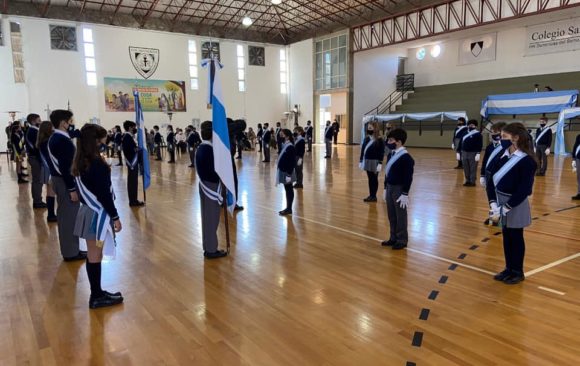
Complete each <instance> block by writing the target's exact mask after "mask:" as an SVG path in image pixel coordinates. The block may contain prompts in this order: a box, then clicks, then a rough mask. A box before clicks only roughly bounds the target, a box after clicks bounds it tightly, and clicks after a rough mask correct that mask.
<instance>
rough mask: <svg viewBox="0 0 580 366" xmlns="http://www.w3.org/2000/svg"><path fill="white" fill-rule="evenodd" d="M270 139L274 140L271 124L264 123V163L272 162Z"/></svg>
mask: <svg viewBox="0 0 580 366" xmlns="http://www.w3.org/2000/svg"><path fill="white" fill-rule="evenodd" d="M270 140H272V132H271V131H270V125H269V124H268V123H264V135H263V136H262V146H263V150H264V160H262V163H269V162H270Z"/></svg>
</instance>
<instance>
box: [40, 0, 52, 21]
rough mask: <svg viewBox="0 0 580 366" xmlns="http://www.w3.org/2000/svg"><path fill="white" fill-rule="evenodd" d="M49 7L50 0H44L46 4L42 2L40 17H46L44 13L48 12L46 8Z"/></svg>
mask: <svg viewBox="0 0 580 366" xmlns="http://www.w3.org/2000/svg"><path fill="white" fill-rule="evenodd" d="M49 7H50V0H48V1H47V2H46V4H44V6H43V7H42V11H41V12H40V17H41V18H46V14H47V13H48V8H49Z"/></svg>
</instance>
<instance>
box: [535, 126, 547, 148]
mask: <svg viewBox="0 0 580 366" xmlns="http://www.w3.org/2000/svg"><path fill="white" fill-rule="evenodd" d="M548 130H550V128H549V127H546V128H544V129H543V130H542V132H540V135H539V136H538V137H536V145H537V144H538V141H540V139H541V138H542V136H544V134H545V133H546V132H548Z"/></svg>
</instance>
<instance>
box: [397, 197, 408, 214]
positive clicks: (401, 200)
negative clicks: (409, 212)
mask: <svg viewBox="0 0 580 366" xmlns="http://www.w3.org/2000/svg"><path fill="white" fill-rule="evenodd" d="M397 203H398V204H399V206H401V208H402V209H403V210H404V209H406V208H407V207H409V196H407V195H405V194H402V195H401V196H400V197H399V199H398V200H397Z"/></svg>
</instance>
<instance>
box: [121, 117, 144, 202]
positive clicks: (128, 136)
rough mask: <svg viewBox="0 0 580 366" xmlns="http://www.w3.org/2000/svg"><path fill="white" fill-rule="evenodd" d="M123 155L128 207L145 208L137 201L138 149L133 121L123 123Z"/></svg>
mask: <svg viewBox="0 0 580 366" xmlns="http://www.w3.org/2000/svg"><path fill="white" fill-rule="evenodd" d="M123 129H124V130H125V133H124V134H123V154H124V155H125V164H127V194H128V195H129V206H130V207H141V206H145V203H144V202H142V201H139V200H138V198H137V197H138V189H139V147H138V146H137V144H136V143H135V134H136V133H137V124H136V123H135V122H133V121H125V122H124V123H123Z"/></svg>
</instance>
